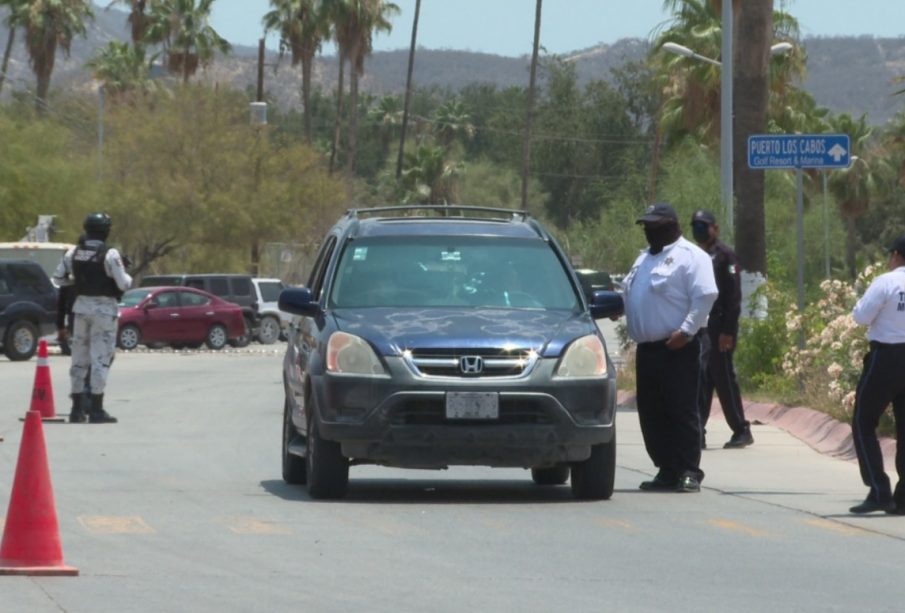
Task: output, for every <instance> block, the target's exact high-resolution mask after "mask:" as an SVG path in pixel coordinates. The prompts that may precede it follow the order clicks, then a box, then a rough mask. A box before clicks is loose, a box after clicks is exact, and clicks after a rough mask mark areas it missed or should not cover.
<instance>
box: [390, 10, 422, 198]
mask: <svg viewBox="0 0 905 613" xmlns="http://www.w3.org/2000/svg"><path fill="white" fill-rule="evenodd" d="M420 14H421V0H416V1H415V19H414V20H413V21H412V45H411V47H409V66H408V72H407V73H406V77H405V102H404V103H403V105H402V135H401V136H400V137H399V157H398V158H397V159H396V180H397V181H398V180H399V177H401V176H402V158H403V156H404V152H405V130H406V128H407V127H408V122H409V103H410V102H411V99H412V71H413V69H414V67H415V42H416V41H417V40H418V16H419V15H420Z"/></svg>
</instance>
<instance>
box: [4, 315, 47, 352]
mask: <svg viewBox="0 0 905 613" xmlns="http://www.w3.org/2000/svg"><path fill="white" fill-rule="evenodd" d="M37 350H38V328H37V327H36V326H35V325H34V324H33V323H31V322H30V321H27V320H24V319H22V320H19V321H16V322H13V324H12V325H11V326H10V327H9V328H7V329H6V336H5V337H4V338H3V353H5V354H6V357H8V358H9V359H10V360H12V361H13V362H20V361H22V360H28V359H30V358H31V356H33V355H34V354H35V351H37Z"/></svg>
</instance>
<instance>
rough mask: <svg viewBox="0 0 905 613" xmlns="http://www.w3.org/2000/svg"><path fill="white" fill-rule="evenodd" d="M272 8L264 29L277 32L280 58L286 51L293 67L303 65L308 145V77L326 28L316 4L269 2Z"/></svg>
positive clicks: (313, 0) (302, 0)
mask: <svg viewBox="0 0 905 613" xmlns="http://www.w3.org/2000/svg"><path fill="white" fill-rule="evenodd" d="M270 6H271V7H273V8H272V10H271V11H270V12H268V13H267V14H266V15H264V20H263V21H264V29H265V31H267V32H279V34H280V55H283V54H284V53H286V52H287V51H288V52H289V55H290V59H291V61H292V65H293V66H298V65H299V64H301V65H302V106H303V107H304V108H303V115H302V117H303V121H304V126H305V141H306V142H307V143H308V144H311V139H312V135H311V112H310V106H311V73H312V70H313V68H314V58H315V57H316V56H317V53H318V51H320V48H321V43H322V42H323V41H324V40H325V39H326V38H327V37H328V36H329V33H330V32H329V27H328V23H327V21H326V20H325V19H324V12H323V11H322V10H321V4H320V2H318V0H270Z"/></svg>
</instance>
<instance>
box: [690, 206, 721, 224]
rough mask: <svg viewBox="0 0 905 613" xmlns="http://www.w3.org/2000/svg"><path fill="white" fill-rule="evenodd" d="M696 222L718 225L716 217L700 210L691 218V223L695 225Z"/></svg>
mask: <svg viewBox="0 0 905 613" xmlns="http://www.w3.org/2000/svg"><path fill="white" fill-rule="evenodd" d="M696 221H698V222H703V223H706V224H707V225H709V226H712V225H715V224H716V216H715V215H714V214H713V213H711V212H710V211H707V210H705V209H698V210H697V211H695V212H694V215H692V216H691V223H695V222H696Z"/></svg>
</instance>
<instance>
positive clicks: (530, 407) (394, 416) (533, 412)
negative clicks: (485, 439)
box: [390, 396, 554, 426]
mask: <svg viewBox="0 0 905 613" xmlns="http://www.w3.org/2000/svg"><path fill="white" fill-rule="evenodd" d="M390 423H391V424H393V425H395V426H439V425H447V426H448V425H457V426H474V425H481V426H500V425H537V426H545V425H551V424H553V423H554V420H553V418H552V416H551V415H550V412H549V410H548V408H547V406H546V405H545V401H544V400H543V399H541V398H532V397H524V396H520V397H506V396H501V397H500V416H499V418H498V419H494V420H462V419H454V420H450V419H447V418H446V410H445V404H444V399H443V398H442V397H439V398H434V399H431V398H418V399H414V398H412V399H408V400H406V401H405V402H402V403H400V404H399V405H397V406H395V407H393V409H392V410H391V412H390Z"/></svg>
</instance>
